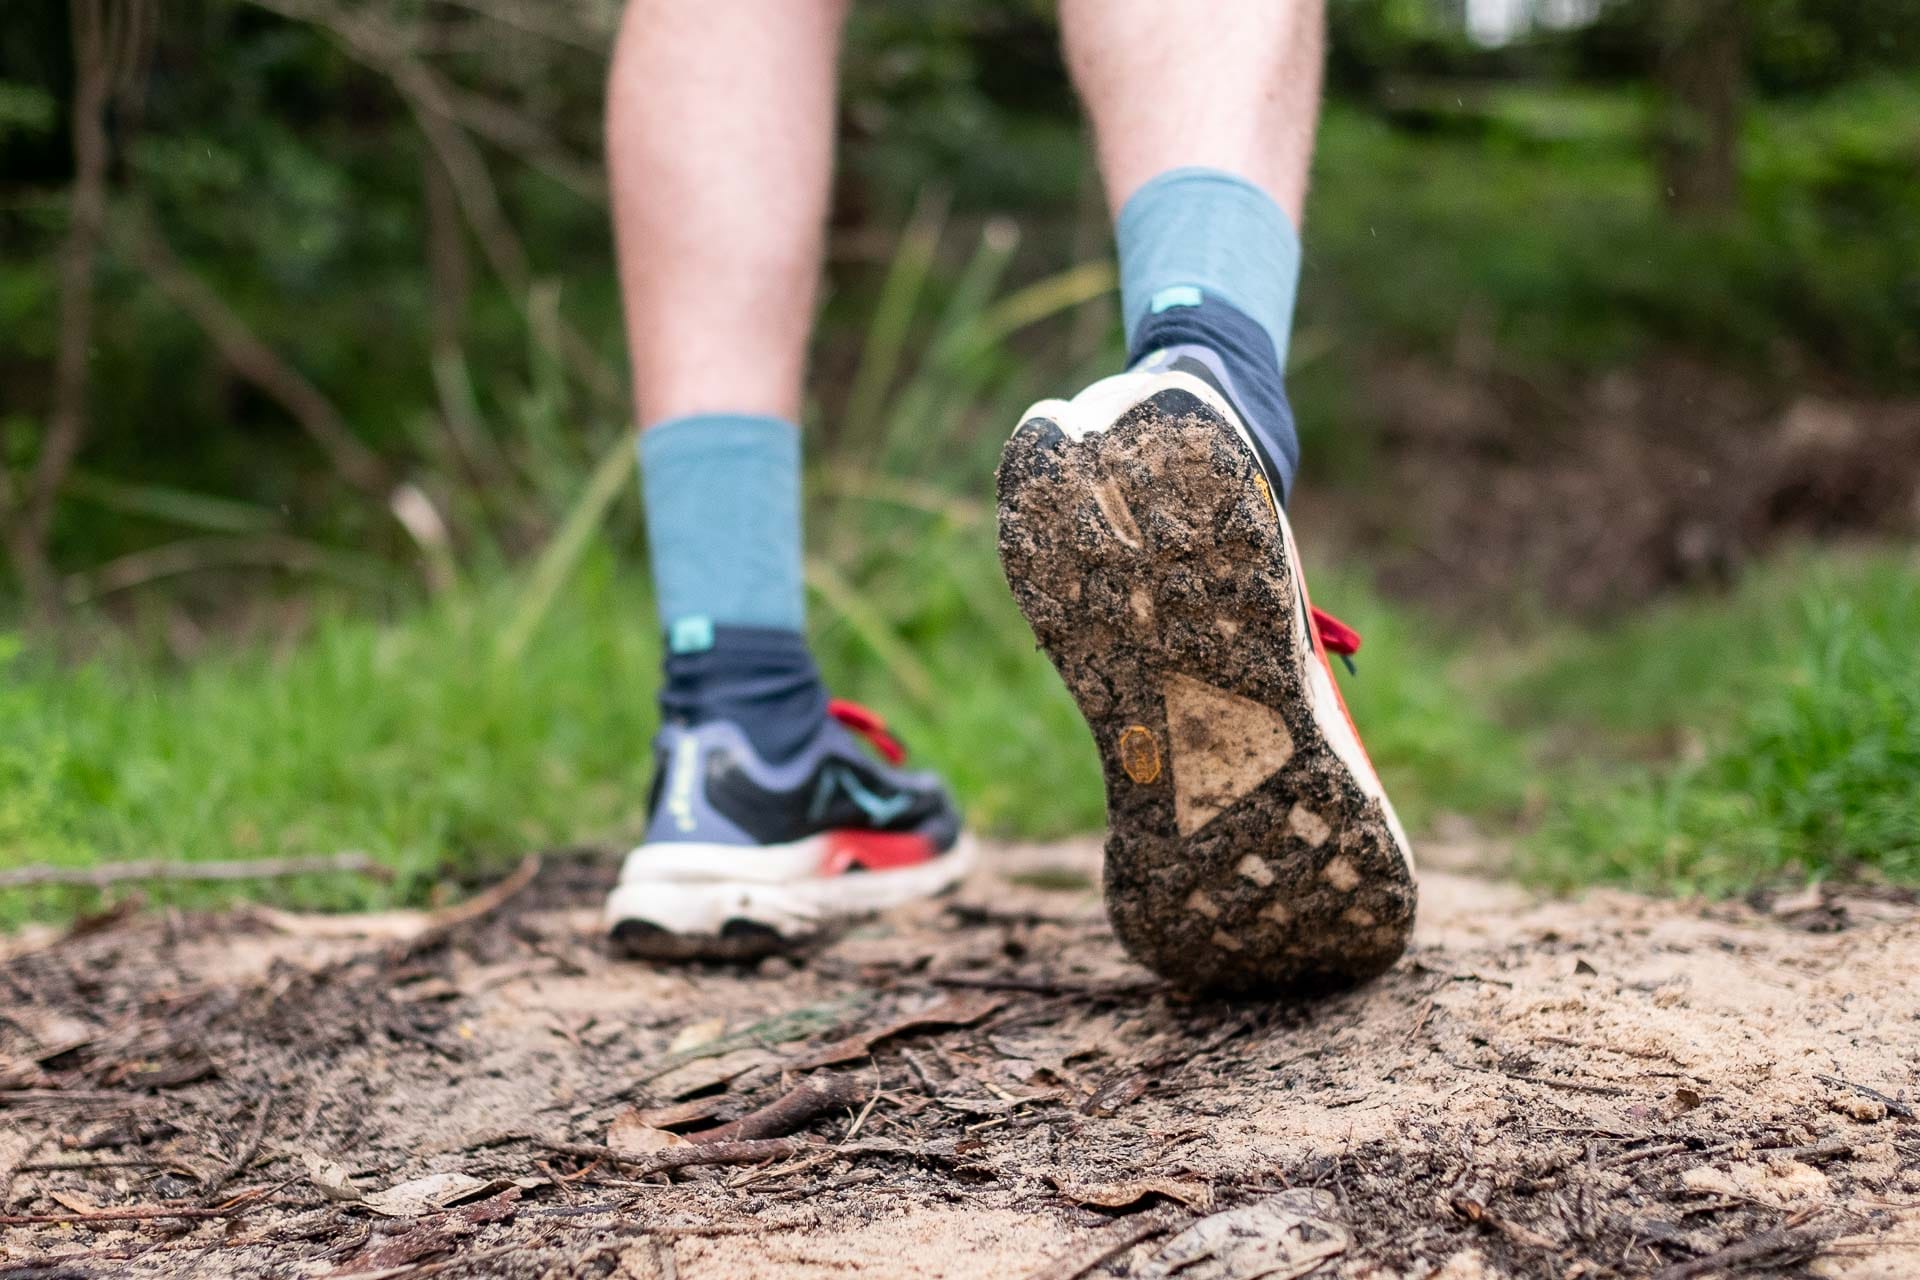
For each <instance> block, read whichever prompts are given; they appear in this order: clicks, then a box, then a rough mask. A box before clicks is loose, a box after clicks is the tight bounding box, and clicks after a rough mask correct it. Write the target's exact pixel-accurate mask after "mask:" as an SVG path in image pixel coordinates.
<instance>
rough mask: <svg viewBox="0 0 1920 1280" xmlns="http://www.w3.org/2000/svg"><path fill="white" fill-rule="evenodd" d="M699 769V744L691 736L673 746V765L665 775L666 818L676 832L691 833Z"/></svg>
mask: <svg viewBox="0 0 1920 1280" xmlns="http://www.w3.org/2000/svg"><path fill="white" fill-rule="evenodd" d="M699 767H700V744H699V743H698V742H696V741H694V739H693V738H692V737H691V736H688V737H683V738H681V739H680V741H678V742H676V743H674V744H673V764H672V767H671V768H670V769H669V770H668V773H667V798H666V802H665V803H666V806H667V816H668V817H669V818H671V819H673V826H674V829H675V830H676V831H682V832H686V831H692V830H693V828H694V817H693V787H694V781H695V778H696V776H697V774H698V772H699Z"/></svg>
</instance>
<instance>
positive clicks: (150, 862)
mask: <svg viewBox="0 0 1920 1280" xmlns="http://www.w3.org/2000/svg"><path fill="white" fill-rule="evenodd" d="M324 875H356V876H372V877H374V878H375V879H379V880H390V879H392V878H393V871H392V869H391V868H389V867H386V866H383V865H381V864H380V863H379V862H376V861H375V860H374V858H373V856H372V855H371V854H366V853H358V852H348V853H334V854H327V855H325V856H323V857H314V858H262V859H258V860H256V861H252V862H240V861H232V862H179V861H174V860H172V859H166V858H147V859H143V860H141V861H137V862H108V863H103V864H101V865H100V866H97V867H50V866H32V867H21V868H19V869H18V870H15V871H0V889H33V888H39V887H41V886H44V885H74V886H78V887H81V888H91V889H105V888H109V887H111V886H113V885H116V884H125V883H127V882H128V881H132V880H207V881H211V880H278V879H284V878H286V877H288V876H324Z"/></svg>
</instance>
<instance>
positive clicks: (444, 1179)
mask: <svg viewBox="0 0 1920 1280" xmlns="http://www.w3.org/2000/svg"><path fill="white" fill-rule="evenodd" d="M488 1185H489V1184H488V1183H487V1182H486V1181H485V1180H484V1179H482V1178H476V1177H473V1176H472V1175H471V1174H465V1173H431V1174H428V1175H427V1176H426V1177H424V1178H413V1179H411V1180H409V1181H406V1182H401V1183H397V1184H395V1185H394V1186H391V1187H388V1188H387V1189H386V1190H385V1191H375V1192H372V1193H371V1194H369V1195H367V1196H365V1197H363V1198H362V1201H361V1202H362V1203H363V1204H365V1205H366V1206H367V1208H369V1209H371V1210H373V1211H374V1212H375V1213H378V1214H381V1215H383V1216H385V1217H388V1218H416V1217H419V1216H420V1215H421V1214H423V1213H426V1212H428V1211H430V1210H433V1209H444V1208H446V1207H447V1206H448V1205H450V1204H455V1203H458V1202H459V1201H461V1200H465V1199H467V1198H468V1197H469V1196H472V1195H474V1194H476V1193H478V1192H481V1191H484V1190H486V1189H487V1187H488Z"/></svg>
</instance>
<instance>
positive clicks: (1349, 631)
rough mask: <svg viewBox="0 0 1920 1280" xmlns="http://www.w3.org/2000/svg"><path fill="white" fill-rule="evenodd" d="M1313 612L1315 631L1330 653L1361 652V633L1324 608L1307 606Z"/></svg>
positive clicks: (1323, 646) (1322, 644) (1322, 645)
mask: <svg viewBox="0 0 1920 1280" xmlns="http://www.w3.org/2000/svg"><path fill="white" fill-rule="evenodd" d="M1307 607H1308V609H1310V610H1312V613H1313V631H1314V635H1315V636H1316V637H1317V638H1318V639H1319V641H1320V644H1321V647H1322V648H1324V649H1326V650H1327V651H1328V652H1329V653H1340V654H1348V655H1351V654H1356V653H1358V652H1360V633H1359V632H1358V631H1355V630H1354V629H1353V628H1352V627H1350V626H1348V625H1347V624H1346V623H1344V622H1342V621H1340V619H1338V618H1336V617H1334V616H1333V615H1332V614H1330V613H1327V612H1326V611H1325V610H1322V609H1315V608H1314V607H1313V606H1312V605H1308V606H1307Z"/></svg>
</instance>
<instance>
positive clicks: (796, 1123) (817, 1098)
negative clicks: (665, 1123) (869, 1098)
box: [667, 1075, 866, 1142]
mask: <svg viewBox="0 0 1920 1280" xmlns="http://www.w3.org/2000/svg"><path fill="white" fill-rule="evenodd" d="M865 1096H866V1090H865V1088H864V1086H862V1085H861V1083H860V1082H859V1081H858V1080H856V1079H854V1078H853V1077H852V1076H850V1075H822V1076H815V1077H814V1078H813V1079H811V1080H804V1081H802V1082H801V1083H799V1084H797V1085H795V1086H794V1087H793V1088H792V1089H789V1090H788V1091H787V1092H786V1093H783V1094H781V1095H780V1097H778V1098H776V1099H775V1100H774V1101H772V1102H770V1103H768V1104H767V1105H766V1106H764V1107H761V1108H760V1109H759V1110H758V1111H750V1112H748V1113H747V1114H746V1115H744V1116H741V1117H740V1118H739V1119H738V1120H735V1121H733V1122H731V1123H729V1124H721V1125H715V1126H714V1127H713V1128H711V1129H702V1130H700V1131H699V1132H697V1133H690V1134H688V1135H687V1136H686V1138H685V1139H683V1141H686V1142H743V1141H748V1140H750V1139H754V1138H780V1137H785V1136H786V1135H787V1134H789V1133H792V1132H793V1131H794V1130H796V1129H799V1128H802V1127H804V1126H805V1125H806V1124H807V1123H808V1122H809V1121H811V1120H813V1119H814V1117H816V1116H819V1115H823V1114H825V1113H826V1112H829V1111H839V1110H841V1109H843V1108H847V1107H852V1106H855V1105H857V1104H858V1103H859V1102H860V1101H861V1100H862V1099H863V1098H864V1097H865ZM667 1136H668V1137H673V1136H675V1135H672V1134H668V1135H667Z"/></svg>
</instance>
